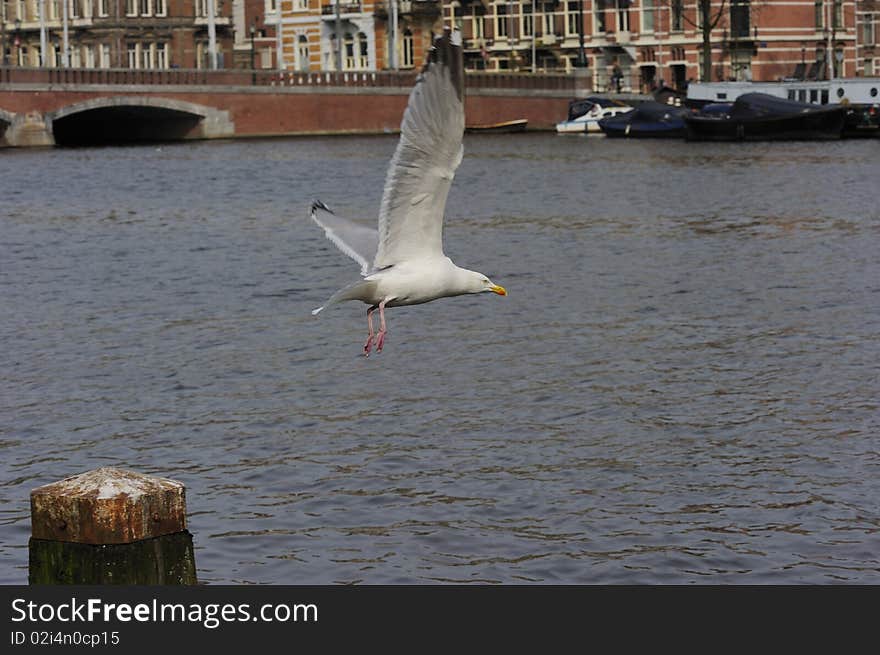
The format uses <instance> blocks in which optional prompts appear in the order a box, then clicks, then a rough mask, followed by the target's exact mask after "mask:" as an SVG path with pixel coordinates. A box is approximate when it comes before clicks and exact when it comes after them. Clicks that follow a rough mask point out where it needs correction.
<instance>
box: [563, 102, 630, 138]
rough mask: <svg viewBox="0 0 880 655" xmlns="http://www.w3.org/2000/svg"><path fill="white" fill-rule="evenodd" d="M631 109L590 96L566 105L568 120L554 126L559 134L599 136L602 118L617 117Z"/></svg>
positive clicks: (624, 105) (627, 106)
mask: <svg viewBox="0 0 880 655" xmlns="http://www.w3.org/2000/svg"><path fill="white" fill-rule="evenodd" d="M632 109H633V108H632V107H631V106H629V105H627V104H625V103H623V102H620V101H619V100H613V99H611V98H602V97H599V96H590V97H589V98H586V99H584V100H572V101H571V103H569V105H568V119H567V120H564V121H561V122H559V123H557V124H556V131H557V132H559V133H560V134H584V133H587V134H599V133H601V132H602V130H601V129H600V128H599V121H600V120H602V119H603V118H609V117H611V116H617V115H618V114H623V113H626V112H628V111H632Z"/></svg>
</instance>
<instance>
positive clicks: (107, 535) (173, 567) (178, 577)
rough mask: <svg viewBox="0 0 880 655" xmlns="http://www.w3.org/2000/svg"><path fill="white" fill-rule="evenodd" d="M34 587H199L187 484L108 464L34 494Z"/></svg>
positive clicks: (31, 579) (31, 576) (31, 571)
mask: <svg viewBox="0 0 880 655" xmlns="http://www.w3.org/2000/svg"><path fill="white" fill-rule="evenodd" d="M29 550H30V565H29V573H28V581H29V582H30V584H129V585H131V584H140V585H163V584H164V585H175V584H196V567H195V556H194V554H193V541H192V535H191V534H190V533H189V532H188V531H187V529H186V495H185V487H184V485H183V484H182V483H180V482H176V481H174V480H168V479H166V478H159V477H154V476H149V475H142V474H140V473H134V472H133V471H126V470H123V469H118V468H112V467H104V468H99V469H95V470H93V471H88V472H87V473H82V474H80V475H75V476H73V477H71V478H67V479H65V480H61V481H59V482H53V483H52V484H47V485H45V486H42V487H37V488H36V489H34V490H33V491H31V539H30V544H29Z"/></svg>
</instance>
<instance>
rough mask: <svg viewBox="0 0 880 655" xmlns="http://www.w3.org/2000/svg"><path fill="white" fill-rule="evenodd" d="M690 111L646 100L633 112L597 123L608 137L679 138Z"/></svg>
mask: <svg viewBox="0 0 880 655" xmlns="http://www.w3.org/2000/svg"><path fill="white" fill-rule="evenodd" d="M689 113H690V110H689V109H686V108H683V107H675V106H673V105H665V104H661V103H659V102H655V101H653V100H648V101H647V102H643V103H641V104H640V105H638V106H637V107H636V108H635V109H633V111H631V112H627V113H625V114H619V115H617V116H611V117H609V118H603V119H602V120H600V121H599V127H600V128H601V130H602V131H603V132H604V133H605V136H609V137H628V138H643V139H644V138H655V139H656V138H666V139H671V138H681V137H683V136H684V135H685V131H686V128H685V124H684V117H685V115H687V114H689Z"/></svg>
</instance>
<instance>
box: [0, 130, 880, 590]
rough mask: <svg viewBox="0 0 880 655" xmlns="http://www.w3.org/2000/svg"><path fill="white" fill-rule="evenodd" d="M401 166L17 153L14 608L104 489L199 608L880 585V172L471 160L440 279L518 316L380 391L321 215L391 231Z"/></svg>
mask: <svg viewBox="0 0 880 655" xmlns="http://www.w3.org/2000/svg"><path fill="white" fill-rule="evenodd" d="M394 145H395V139H394V138H393V137H375V138H320V139H318V138H315V139H294V140H274V141H252V142H247V141H244V142H227V143H219V142H216V143H199V144H181V145H164V146H162V147H161V148H155V147H132V148H125V147H118V148H106V149H89V148H84V149H75V150H51V151H48V150H47V151H42V150H41V151H6V152H3V153H2V154H0V167H2V176H0V179H3V189H4V191H3V207H2V212H0V215H2V237H0V299H2V307H3V311H2V313H0V340H2V346H3V347H2V349H0V370H2V376H0V416H2V424H0V563H2V564H0V582H2V583H22V582H25V581H26V578H27V539H28V536H29V530H30V525H29V507H28V494H29V492H30V490H31V489H33V488H34V487H36V486H38V485H41V484H45V483H48V482H52V481H55V480H57V479H60V478H63V477H66V476H69V475H72V474H75V473H79V472H82V471H85V470H88V469H91V468H94V467H97V466H101V465H116V466H122V467H126V468H131V469H134V470H137V471H141V472H145V473H154V474H159V475H164V476H168V477H172V478H175V479H178V480H180V481H182V482H184V483H185V484H186V485H187V495H188V501H189V509H190V511H191V515H190V517H189V526H190V529H191V530H192V532H193V533H194V535H195V543H196V563H197V566H198V573H199V577H200V579H201V580H202V581H204V582H207V583H244V582H247V583H351V582H360V583H436V582H448V581H452V582H468V583H479V582H487V583H494V582H503V583H512V582H527V583H531V582H542V583H563V582H569V583H600V582H601V583H659V582H664V583H700V582H712V583H731V582H735V583H771V582H772V583H804V582H807V583H825V582H851V583H854V582H859V583H875V584H876V583H880V508H878V498H880V449H878V445H877V444H878V441H877V439H878V435H880V412H878V395H880V364H878V362H880V340H878V336H877V335H878V334H880V264H878V256H877V253H878V252H880V208H878V203H877V187H876V184H877V178H878V172H880V167H878V164H877V163H876V162H877V152H878V151H877V148H878V143H877V142H876V141H865V142H840V143H832V144H828V143H820V144H811V143H790V144H751V145H749V144H731V145H704V144H686V143H679V142H656V143H639V142H615V141H608V140H603V139H601V138H589V139H585V138H578V137H558V136H556V135H552V134H546V135H537V136H531V135H517V136H494V137H485V136H483V137H476V136H475V137H471V136H469V137H468V138H467V140H466V144H465V147H466V155H465V159H464V162H463V164H462V166H461V168H460V169H459V173H458V176H457V177H456V181H455V184H454V186H453V190H452V193H451V197H450V202H449V205H448V212H447V214H448V217H449V220H448V224H447V230H446V243H447V251H448V252H449V253H450V254H451V255H452V257H453V258H454V259H455V260H456V262H457V263H459V264H461V265H463V266H468V267H471V268H476V269H478V270H480V271H482V272H484V273H486V274H487V275H489V276H491V277H492V279H493V280H495V281H496V282H498V283H499V284H502V285H504V286H505V287H507V289H508V291H509V293H510V295H509V296H508V297H507V298H500V297H497V296H494V295H492V296H491V297H487V295H483V296H479V297H463V298H457V299H452V300H444V301H440V302H436V303H432V304H428V305H423V306H420V307H414V308H403V309H395V310H392V311H389V328H390V332H389V338H388V342H387V345H386V351H385V352H383V353H382V354H381V355H379V356H373V357H370V358H369V359H364V358H363V357H361V356H360V349H361V345H362V343H363V340H364V338H365V336H366V335H365V332H366V322H365V320H364V307H363V306H362V305H359V304H354V303H349V304H347V305H343V306H342V307H340V308H337V309H334V310H333V311H332V312H329V313H327V314H323V315H321V316H320V317H319V318H315V317H312V316H311V315H310V313H309V310H311V309H312V308H314V307H316V306H318V305H319V304H321V303H322V302H323V301H324V300H325V299H326V297H327V296H329V295H330V294H331V293H332V292H333V291H334V290H335V289H337V288H338V287H340V286H342V285H343V284H346V283H348V282H350V281H353V280H355V279H356V278H357V270H358V269H357V266H356V265H355V264H354V263H353V262H351V261H349V260H348V259H347V258H346V257H344V256H343V255H341V254H339V253H337V252H336V251H335V249H334V248H333V246H332V245H331V244H329V242H327V241H325V240H324V238H323V236H322V234H321V232H320V230H318V229H317V228H316V227H315V226H314V225H312V224H311V223H310V222H309V220H308V218H307V216H306V210H307V207H308V204H309V202H310V200H311V199H312V198H313V197H320V198H322V199H323V200H325V201H326V202H327V203H328V204H329V205H330V206H331V207H333V208H334V209H336V210H337V212H338V213H341V214H345V215H348V216H350V217H353V218H364V219H372V218H373V217H374V213H375V211H376V208H377V206H378V203H379V198H380V195H381V186H382V182H383V178H384V173H385V167H386V163H387V161H388V159H389V157H390V155H391V153H392V151H393V148H394ZM488 295H491V294H488Z"/></svg>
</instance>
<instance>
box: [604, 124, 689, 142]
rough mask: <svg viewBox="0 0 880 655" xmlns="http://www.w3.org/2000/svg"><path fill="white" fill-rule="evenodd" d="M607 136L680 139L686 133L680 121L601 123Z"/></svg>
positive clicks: (617, 137) (615, 137) (614, 137)
mask: <svg viewBox="0 0 880 655" xmlns="http://www.w3.org/2000/svg"><path fill="white" fill-rule="evenodd" d="M600 127H601V128H602V131H603V132H605V136H608V137H611V138H613V139H621V138H629V139H680V138H681V137H683V136H684V135H685V131H686V130H685V125H684V123H683V122H681V123H680V124H679V123H672V124H669V123H656V124H655V123H627V124H626V125H620V124H607V123H606V124H605V125H601V124H600Z"/></svg>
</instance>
